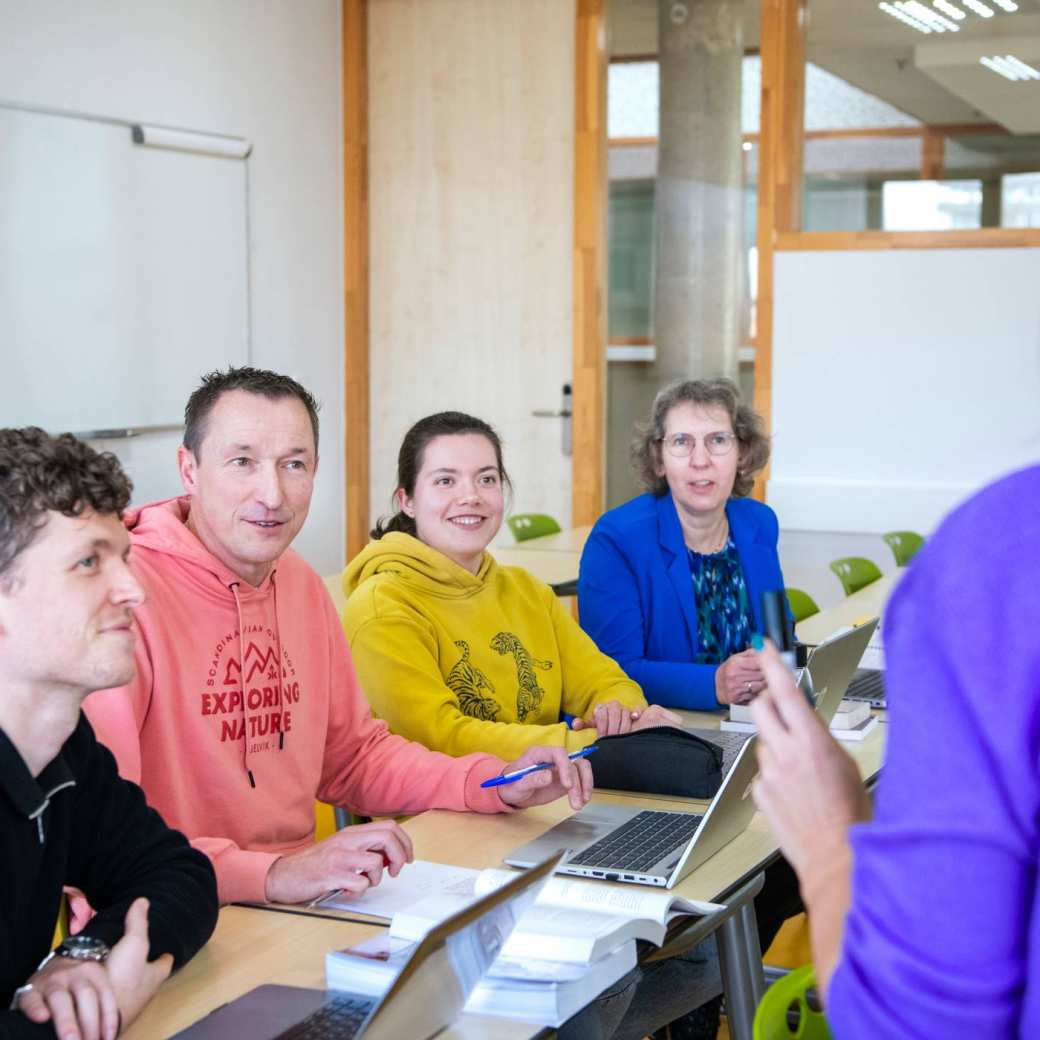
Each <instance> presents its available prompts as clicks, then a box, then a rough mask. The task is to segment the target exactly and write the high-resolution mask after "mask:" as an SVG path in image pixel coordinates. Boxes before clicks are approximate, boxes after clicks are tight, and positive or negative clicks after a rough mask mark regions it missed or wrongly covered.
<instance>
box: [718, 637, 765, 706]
mask: <svg viewBox="0 0 1040 1040" xmlns="http://www.w3.org/2000/svg"><path fill="white" fill-rule="evenodd" d="M764 686H765V676H764V675H763V674H762V667H761V665H760V663H759V659H758V654H757V653H756V652H755V651H754V650H742V651H741V652H740V653H739V654H733V655H732V656H730V657H727V658H726V660H725V661H723V662H722V664H720V665H719V666H718V668H716V669H715V699H716V700H717V701H718V702H719V704H747V703H748V702H749V701H751V700H752V699H753V698H754V697H755V696H756V695H757V694H759V693H761V691H762V689H763V687H764Z"/></svg>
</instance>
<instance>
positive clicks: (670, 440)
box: [657, 430, 737, 459]
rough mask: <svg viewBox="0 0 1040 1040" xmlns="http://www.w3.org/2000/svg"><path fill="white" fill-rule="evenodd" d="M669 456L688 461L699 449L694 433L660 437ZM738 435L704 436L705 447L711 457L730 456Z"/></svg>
mask: <svg viewBox="0 0 1040 1040" xmlns="http://www.w3.org/2000/svg"><path fill="white" fill-rule="evenodd" d="M657 439H658V441H660V443H661V444H663V445H664V446H665V448H666V449H667V451H668V454H669V455H671V456H672V457H673V458H676V459H688V458H689V457H690V456H691V455H692V454H693V449H694V448H696V447H697V438H696V437H694V435H693V434H692V433H671V434H669V435H668V436H667V437H658V438H657ZM736 440H737V438H736V435H735V434H732V433H728V432H727V431H726V430H717V431H716V432H715V433H707V434H705V435H704V447H705V448H706V449H707V451H708V454H709V455H728V454H729V453H730V452H731V451H732V450H733V445H734V444H735V443H736Z"/></svg>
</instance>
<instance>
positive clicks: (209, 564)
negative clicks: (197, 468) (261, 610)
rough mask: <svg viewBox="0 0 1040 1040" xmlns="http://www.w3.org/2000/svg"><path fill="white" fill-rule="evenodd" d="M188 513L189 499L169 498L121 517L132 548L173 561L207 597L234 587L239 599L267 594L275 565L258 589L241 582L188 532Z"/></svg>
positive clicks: (224, 593)
mask: <svg viewBox="0 0 1040 1040" xmlns="http://www.w3.org/2000/svg"><path fill="white" fill-rule="evenodd" d="M190 510H191V498H190V497H189V496H187V495H185V496H183V497H181V498H169V499H166V501H164V502H153V503H151V504H150V505H146V506H139V507H137V508H134V509H128V510H127V511H126V512H125V513H124V514H123V523H124V525H125V526H126V528H127V530H128V531H130V533H131V535H132V537H133V541H134V544H135V545H140V546H142V547H143V548H145V549H152V550H154V551H155V552H159V553H162V554H163V555H164V556H168V557H173V558H174V559H176V560H177V561H178V562H179V563H180V564H181V566H180V567H179V570H180V571H181V574H182V577H183V578H184V579H185V580H186V581H188V582H190V583H191V584H192V585H193V586H194V587H195V588H196V589H198V590H200V591H203V592H209V593H210V594H211V595H213V594H214V593H216V594H217V596H218V597H219V598H220V599H221V600H223V599H225V598H226V596H227V591H228V590H229V589H231V588H232V587H236V586H237V590H238V594H239V595H240V596H242V597H243V598H249V597H252V596H257V595H259V596H266V595H268V594H269V592H270V590H271V584H272V577H273V576H274V572H275V569H276V568H277V563H276V564H275V567H272V568H271V573H270V574H269V575H268V576H267V577H266V578H265V579H264V581H263V583H262V584H261V585H259V586H258V587H254V586H252V585H250V584H249V582H247V581H243V580H242V579H241V578H240V577H239V576H238V575H237V574H235V572H234V571H233V570H231V569H230V568H229V567H228V566H227V565H226V564H224V563H222V562H221V561H220V560H218V559H217V557H216V556H214V555H213V554H212V553H211V552H210V551H209V550H208V549H207V548H206V547H205V546H204V545H203V544H202V542H201V541H199V539H198V538H197V537H196V536H195V535H194V534H193V533H192V532H191V531H190V530H189V528H188V525H187V521H188V513H189V512H190Z"/></svg>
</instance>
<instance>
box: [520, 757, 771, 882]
mask: <svg viewBox="0 0 1040 1040" xmlns="http://www.w3.org/2000/svg"><path fill="white" fill-rule="evenodd" d="M757 772H758V762H757V761H756V759H755V740H754V739H753V738H752V739H750V740H748V741H746V742H745V744H744V746H743V747H742V748H741V749H740V753H739V754H738V755H737V760H736V762H735V763H734V764H733V768H732V769H731V770H730V771H729V773H728V774H727V775H726V777H725V779H724V780H723V781H722V785H721V786H720V787H719V789H718V791H717V792H716V794H715V797H714V798H713V799H712V800H711V804H710V805H709V806H708V811H707V812H705V813H703V814H701V813H688V812H654V811H650V810H645V811H642V812H641V811H640V810H638V809H626V808H624V807H623V806H619V805H590V806H587V807H586V808H584V809H582V810H581V811H580V812H577V813H575V814H574V815H573V816H572V817H571V818H570V819H568V820H564V821H563V823H558V824H557V825H556V826H555V827H553V828H552V829H551V830H548V831H546V832H545V833H544V834H543V835H542V836H541V837H539V838H535V840H534V841H531V842H528V843H527V844H526V845H523V846H521V847H520V848H518V849H516V850H515V851H514V852H512V853H510V854H509V855H508V856H507V857H506V862H507V863H509V864H510V865H511V866H514V867H529V866H531V864H533V863H539V862H541V860H543V859H544V858H545V857H546V856H549V855H552V854H553V853H558V852H559V851H560V850H561V849H574V854H573V855H572V856H571V857H570V858H569V859H568V860H567V861H566V862H565V863H564V864H562V865H561V866H560V867H559V869H558V871H557V873H559V874H576V875H578V876H579V877H592V878H603V879H605V880H607V881H628V882H632V883H634V884H637V885H657V886H659V887H661V888H671V887H672V886H673V885H675V884H677V883H678V882H679V881H681V880H682V879H683V878H684V877H686V875H687V874H689V873H690V871H692V870H694V869H696V868H697V867H699V866H700V865H701V864H702V863H703V862H704V861H705V860H706V859H708V858H709V857H710V856H713V855H714V854H715V853H716V852H718V850H719V849H721V848H722V846H723V845H726V844H728V843H729V842H731V841H732V840H733V839H734V838H735V837H736V836H737V835H738V834H740V833H741V832H742V831H743V830H744V828H745V827H747V825H748V824H749V823H750V822H751V817H752V816H754V814H755V804H754V802H753V801H752V800H751V781H752V780H754V778H755V774H756V773H757Z"/></svg>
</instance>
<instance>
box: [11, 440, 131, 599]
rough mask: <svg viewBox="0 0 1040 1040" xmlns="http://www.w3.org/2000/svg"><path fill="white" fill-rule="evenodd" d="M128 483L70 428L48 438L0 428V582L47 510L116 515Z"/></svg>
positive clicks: (115, 463) (110, 458)
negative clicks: (70, 431) (71, 431)
mask: <svg viewBox="0 0 1040 1040" xmlns="http://www.w3.org/2000/svg"><path fill="white" fill-rule="evenodd" d="M132 489H133V485H132V484H131V483H130V478H129V477H127V475H126V474H125V473H124V472H123V468H122V466H121V465H120V464H119V460H118V459H117V458H116V457H115V455H113V454H111V452H107V451H106V452H97V451H95V450H94V449H93V448H92V447H91V446H90V445H89V444H85V443H84V442H83V441H80V440H77V439H76V438H75V437H73V436H72V434H71V433H63V434H62V435H61V436H60V437H52V436H51V435H50V434H49V433H45V432H44V431H43V430H41V429H39V427H36V426H27V427H25V428H24V429H20V430H16V429H0V586H3V587H6V586H7V585H9V583H10V581H9V580H10V572H11V568H12V566H13V564H14V562H15V560H17V559H18V556H19V555H20V554H21V553H23V552H24V551H25V550H26V549H28V548H29V546H30V545H32V543H33V539H34V538H35V537H36V535H37V534H38V533H39V532H40V530H41V529H42V528H43V527H44V525H45V524H46V523H47V514H48V513H50V512H54V513H61V514H62V515H63V516H80V515H81V514H82V513H84V512H85V511H86V510H88V509H90V510H93V511H94V512H95V513H101V514H105V515H112V514H114V515H116V516H120V515H121V514H122V512H123V510H124V509H126V507H127V505H128V504H129V502H130V492H131V491H132Z"/></svg>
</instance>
